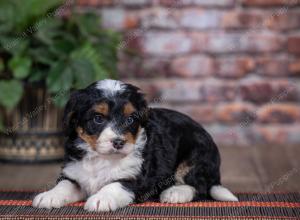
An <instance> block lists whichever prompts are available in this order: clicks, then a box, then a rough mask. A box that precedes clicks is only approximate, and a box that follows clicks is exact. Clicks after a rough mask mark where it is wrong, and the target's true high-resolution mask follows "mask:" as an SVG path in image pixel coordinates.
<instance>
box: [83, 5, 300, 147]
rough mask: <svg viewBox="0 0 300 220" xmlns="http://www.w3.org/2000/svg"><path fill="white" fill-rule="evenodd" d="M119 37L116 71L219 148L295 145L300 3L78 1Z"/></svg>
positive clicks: (299, 139) (298, 136) (299, 125)
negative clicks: (195, 124) (196, 125)
mask: <svg viewBox="0 0 300 220" xmlns="http://www.w3.org/2000/svg"><path fill="white" fill-rule="evenodd" d="M78 5H79V8H80V9H81V10H97V11H99V14H101V15H102V23H103V25H104V26H105V27H107V28H113V29H115V30H118V31H120V32H122V33H123V34H124V40H123V42H122V44H121V45H120V49H124V48H126V49H127V50H128V52H127V53H120V63H119V69H120V75H121V77H122V78H123V79H124V80H126V81H129V82H133V83H135V84H137V85H139V86H140V87H141V88H142V89H143V90H144V91H146V92H147V93H148V99H149V100H151V101H152V102H153V103H154V105H158V106H165V107H171V108H174V109H177V110H179V111H182V112H185V113H188V114H189V115H191V116H192V117H193V118H194V119H196V120H197V121H199V122H201V123H203V125H204V126H205V128H207V129H208V130H209V131H210V132H211V134H212V136H213V137H214V138H215V140H216V141H217V142H218V143H220V144H223V145H260V144H284V145H285V144H299V143H300V103H299V100H300V31H299V30H300V0H236V1H235V0H177V1H176V0H115V1H113V0H79V1H78Z"/></svg>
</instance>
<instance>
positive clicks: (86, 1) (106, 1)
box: [76, 0, 149, 7]
mask: <svg viewBox="0 0 300 220" xmlns="http://www.w3.org/2000/svg"><path fill="white" fill-rule="evenodd" d="M76 4H78V5H84V6H85V5H87V6H100V7H102V6H112V5H124V6H145V5H148V4H149V2H148V0H78V1H77V2H76Z"/></svg>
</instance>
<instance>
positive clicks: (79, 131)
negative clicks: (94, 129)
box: [76, 127, 97, 150]
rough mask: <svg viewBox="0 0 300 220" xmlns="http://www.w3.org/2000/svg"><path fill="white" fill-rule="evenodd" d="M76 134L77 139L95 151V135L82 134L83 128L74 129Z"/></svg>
mask: <svg viewBox="0 0 300 220" xmlns="http://www.w3.org/2000/svg"><path fill="white" fill-rule="evenodd" d="M76 131H77V134H78V135H79V137H80V138H81V139H82V140H84V141H85V142H86V143H88V144H89V145H90V146H91V147H92V148H93V149H94V150H95V149H96V146H97V137H96V136H95V135H88V134H86V133H85V132H84V130H83V128H81V127H78V128H77V129H76Z"/></svg>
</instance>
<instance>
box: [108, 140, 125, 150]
mask: <svg viewBox="0 0 300 220" xmlns="http://www.w3.org/2000/svg"><path fill="white" fill-rule="evenodd" d="M111 142H112V145H113V148H115V149H116V150H120V149H122V148H123V147H124V145H125V142H126V141H125V140H123V139H122V138H114V139H112V140H111Z"/></svg>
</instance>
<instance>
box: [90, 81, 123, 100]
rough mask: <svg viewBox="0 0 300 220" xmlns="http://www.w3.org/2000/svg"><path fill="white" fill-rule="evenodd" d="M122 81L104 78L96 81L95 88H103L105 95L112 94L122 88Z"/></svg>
mask: <svg viewBox="0 0 300 220" xmlns="http://www.w3.org/2000/svg"><path fill="white" fill-rule="evenodd" d="M124 85H125V84H124V83H123V82H121V81H118V80H112V79H105V80H101V81H98V82H97V85H96V88H97V89H100V90H103V91H104V93H105V95H107V96H109V95H114V94H115V93H117V92H120V91H123V90H124Z"/></svg>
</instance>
